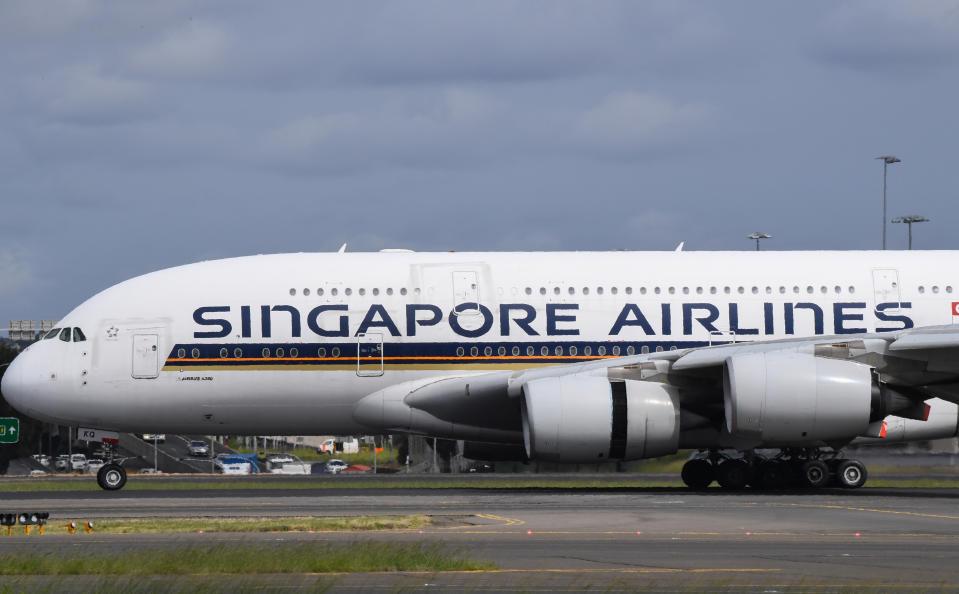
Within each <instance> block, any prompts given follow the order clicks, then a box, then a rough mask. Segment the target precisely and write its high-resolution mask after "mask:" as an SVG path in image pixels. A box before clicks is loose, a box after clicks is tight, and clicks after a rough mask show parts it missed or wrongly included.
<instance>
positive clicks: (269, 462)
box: [266, 454, 312, 474]
mask: <svg viewBox="0 0 959 594" xmlns="http://www.w3.org/2000/svg"><path fill="white" fill-rule="evenodd" d="M311 468H312V465H311V464H307V463H306V462H304V461H303V460H300V458H299V457H297V456H294V455H292V454H267V455H266V471H267V472H271V473H273V474H310V469H311Z"/></svg>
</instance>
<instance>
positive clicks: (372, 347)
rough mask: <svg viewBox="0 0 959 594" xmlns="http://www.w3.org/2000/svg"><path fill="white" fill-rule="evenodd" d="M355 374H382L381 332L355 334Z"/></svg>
mask: <svg viewBox="0 0 959 594" xmlns="http://www.w3.org/2000/svg"><path fill="white" fill-rule="evenodd" d="M356 375H358V376H360V377H376V376H380V375H383V335H382V334H378V333H369V334H357V335H356Z"/></svg>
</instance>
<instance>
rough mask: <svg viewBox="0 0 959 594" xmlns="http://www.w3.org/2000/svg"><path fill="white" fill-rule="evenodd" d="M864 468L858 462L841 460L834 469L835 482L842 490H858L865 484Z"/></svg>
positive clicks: (865, 474)
mask: <svg viewBox="0 0 959 594" xmlns="http://www.w3.org/2000/svg"><path fill="white" fill-rule="evenodd" d="M867 476H868V475H867V473H866V466H865V465H864V464H863V463H862V462H860V461H859V460H843V461H842V462H840V463H839V466H838V467H837V468H836V481H837V482H838V483H839V486H840V487H842V488H844V489H858V488H859V487H861V486H863V485H864V484H866V478H867Z"/></svg>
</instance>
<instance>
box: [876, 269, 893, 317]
mask: <svg viewBox="0 0 959 594" xmlns="http://www.w3.org/2000/svg"><path fill="white" fill-rule="evenodd" d="M872 288H873V292H874V296H875V298H876V306H877V307H878V305H879V304H880V303H894V304H895V305H893V306H889V307H886V308H884V309H883V311H889V312H892V311H898V310H899V271H898V270H896V269H895V268H881V269H877V270H873V271H872Z"/></svg>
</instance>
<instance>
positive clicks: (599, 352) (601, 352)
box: [596, 346, 606, 357]
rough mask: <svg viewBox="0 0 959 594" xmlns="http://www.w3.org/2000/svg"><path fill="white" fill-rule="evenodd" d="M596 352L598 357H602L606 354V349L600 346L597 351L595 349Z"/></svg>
mask: <svg viewBox="0 0 959 594" xmlns="http://www.w3.org/2000/svg"><path fill="white" fill-rule="evenodd" d="M596 352H597V353H598V354H599V356H600V357H602V356H604V355H605V354H606V347H604V346H601V347H599V348H598V349H596Z"/></svg>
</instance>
